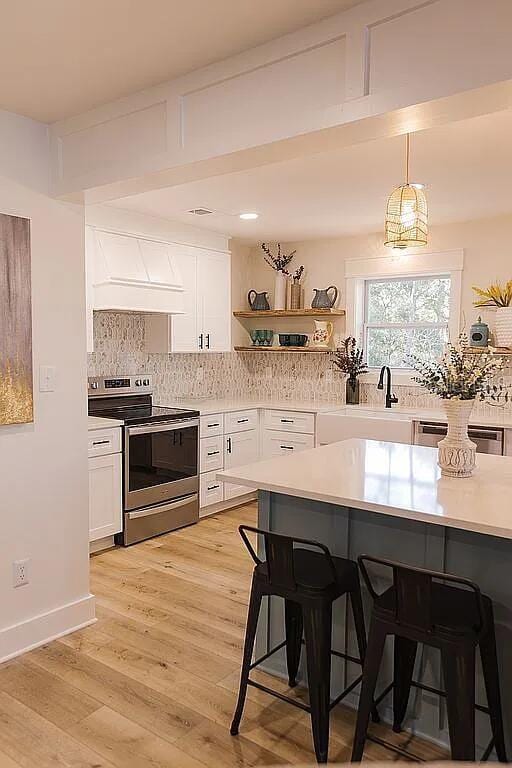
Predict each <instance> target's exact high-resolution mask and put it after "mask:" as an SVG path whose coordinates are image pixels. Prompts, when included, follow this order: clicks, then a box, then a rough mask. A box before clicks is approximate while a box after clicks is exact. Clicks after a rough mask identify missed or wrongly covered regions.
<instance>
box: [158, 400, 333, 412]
mask: <svg viewBox="0 0 512 768" xmlns="http://www.w3.org/2000/svg"><path fill="white" fill-rule="evenodd" d="M157 405H163V406H165V407H170V408H172V407H177V408H190V409H192V410H196V411H199V413H201V414H204V415H207V414H210V413H229V412H230V411H246V410H248V409H250V408H275V409H277V410H279V411H303V412H305V413H325V412H327V411H332V410H335V409H336V408H340V407H341V405H340V403H335V402H325V403H324V402H322V401H320V400H271V399H265V400H254V399H253V400H251V399H232V400H230V399H211V400H210V399H202V398H197V399H193V398H192V399H189V400H179V399H177V400H174V401H171V402H169V401H161V402H159V403H157Z"/></svg>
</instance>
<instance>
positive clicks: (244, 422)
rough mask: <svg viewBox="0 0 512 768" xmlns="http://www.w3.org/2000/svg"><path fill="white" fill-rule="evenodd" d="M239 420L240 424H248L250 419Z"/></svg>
mask: <svg viewBox="0 0 512 768" xmlns="http://www.w3.org/2000/svg"><path fill="white" fill-rule="evenodd" d="M237 421H238V424H246V423H247V422H248V421H249V419H237Z"/></svg>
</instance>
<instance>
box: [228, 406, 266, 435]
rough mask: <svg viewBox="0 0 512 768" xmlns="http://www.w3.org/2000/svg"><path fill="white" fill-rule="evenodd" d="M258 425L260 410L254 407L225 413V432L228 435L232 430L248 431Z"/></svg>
mask: <svg viewBox="0 0 512 768" xmlns="http://www.w3.org/2000/svg"><path fill="white" fill-rule="evenodd" d="M257 426H258V411H257V409H256V408H252V409H251V410H249V411H233V412H232V413H226V414H225V415H224V432H226V433H227V434H228V435H229V434H231V433H232V432H247V430H249V429H256V428H257Z"/></svg>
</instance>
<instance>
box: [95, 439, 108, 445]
mask: <svg viewBox="0 0 512 768" xmlns="http://www.w3.org/2000/svg"><path fill="white" fill-rule="evenodd" d="M109 443H110V440H93V443H92V444H93V445H108V444H109Z"/></svg>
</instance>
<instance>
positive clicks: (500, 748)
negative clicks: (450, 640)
mask: <svg viewBox="0 0 512 768" xmlns="http://www.w3.org/2000/svg"><path fill="white" fill-rule="evenodd" d="M480 658H481V659H482V670H483V673H484V680H485V692H486V694H487V703H488V704H489V714H490V718H491V728H492V735H493V737H494V748H495V750H496V754H497V756H498V760H499V761H500V763H506V762H507V753H506V749H505V736H504V733H503V714H502V711H501V696H500V679H499V673H498V655H497V653H496V636H495V632H494V618H493V616H492V614H491V617H490V621H489V629H488V631H487V632H486V634H485V635H484V637H483V638H482V639H481V641H480Z"/></svg>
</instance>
